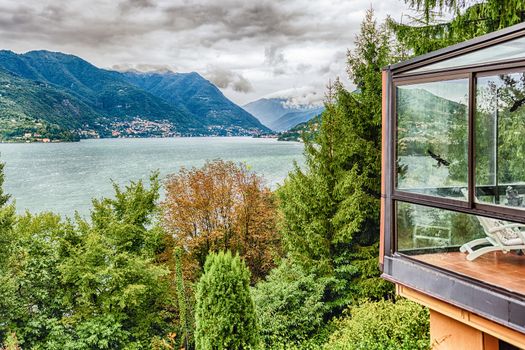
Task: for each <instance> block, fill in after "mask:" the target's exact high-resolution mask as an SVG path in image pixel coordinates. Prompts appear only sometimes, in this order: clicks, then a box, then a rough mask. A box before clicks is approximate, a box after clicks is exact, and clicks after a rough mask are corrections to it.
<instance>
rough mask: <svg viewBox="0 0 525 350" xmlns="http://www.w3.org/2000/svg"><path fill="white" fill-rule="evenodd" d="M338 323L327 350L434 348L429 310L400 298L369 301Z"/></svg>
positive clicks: (326, 346)
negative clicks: (430, 333)
mask: <svg viewBox="0 0 525 350" xmlns="http://www.w3.org/2000/svg"><path fill="white" fill-rule="evenodd" d="M349 312H350V315H349V316H347V317H345V318H342V319H340V320H338V321H336V322H335V326H336V328H337V330H336V331H335V332H334V333H333V334H332V335H331V336H330V340H329V341H328V343H327V344H325V349H326V350H374V349H377V350H401V349H406V350H416V349H421V350H423V349H425V350H426V349H430V335H429V315H428V310H427V309H426V308H424V307H422V306H420V305H418V304H416V303H413V302H411V301H408V300H404V299H399V300H397V301H396V302H391V301H387V300H382V301H378V302H365V303H363V304H361V305H359V306H356V307H353V308H351V309H350V310H349Z"/></svg>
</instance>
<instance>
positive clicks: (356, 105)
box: [278, 10, 391, 305]
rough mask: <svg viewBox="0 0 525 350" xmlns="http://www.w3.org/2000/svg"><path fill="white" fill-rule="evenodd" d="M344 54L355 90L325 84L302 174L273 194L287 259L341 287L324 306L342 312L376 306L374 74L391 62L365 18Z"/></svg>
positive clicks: (377, 92)
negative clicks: (354, 304)
mask: <svg viewBox="0 0 525 350" xmlns="http://www.w3.org/2000/svg"><path fill="white" fill-rule="evenodd" d="M355 44H356V45H355V49H354V51H352V52H349V53H348V72H349V74H350V77H351V79H352V80H353V82H354V84H355V85H356V87H357V89H356V91H354V92H349V91H347V90H346V89H345V88H344V87H343V86H342V84H341V83H340V82H339V81H336V82H335V83H333V84H331V85H330V86H329V89H328V93H327V99H326V110H325V112H324V113H323V115H322V121H321V124H320V126H319V131H318V133H317V134H316V135H315V136H313V137H305V138H304V139H305V155H306V165H307V166H306V170H305V171H303V170H301V169H299V168H296V169H295V171H294V172H292V173H291V174H290V176H289V178H288V179H287V180H286V182H285V185H284V186H283V187H282V188H281V189H280V190H279V192H278V193H279V197H280V199H281V200H280V205H281V209H282V212H283V222H282V232H283V239H284V242H285V244H286V247H287V250H288V252H289V254H290V255H291V257H292V259H293V260H295V261H297V262H298V263H300V264H301V265H303V267H305V268H307V269H310V270H312V269H313V270H317V271H318V273H320V274H323V275H335V276H337V277H338V278H339V280H340V281H341V283H340V285H338V286H334V291H333V293H332V295H331V298H332V299H334V302H336V304H341V305H342V304H345V303H347V302H349V300H350V299H353V298H360V297H371V298H380V297H382V296H383V295H384V294H385V293H386V292H388V290H389V288H388V287H387V286H386V284H385V283H384V282H383V281H381V280H380V279H379V270H378V268H377V253H378V247H377V242H378V240H379V198H380V190H381V189H380V187H381V69H382V67H383V66H385V65H387V64H388V63H389V61H390V59H391V50H390V45H389V44H390V43H389V33H388V32H387V29H386V28H385V27H384V26H378V25H377V24H376V21H375V20H374V17H373V11H372V10H370V11H368V12H367V15H366V18H365V20H364V22H363V24H362V25H361V32H360V34H359V35H358V36H357V38H356V43H355Z"/></svg>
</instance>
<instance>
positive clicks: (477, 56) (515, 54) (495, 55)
mask: <svg viewBox="0 0 525 350" xmlns="http://www.w3.org/2000/svg"><path fill="white" fill-rule="evenodd" d="M518 58H525V37H520V38H517V39H513V40H510V41H506V42H504V43H501V44H497V45H494V46H490V47H486V48H484V49H480V50H477V51H474V52H471V53H467V54H464V55H462V56H458V57H454V58H450V59H448V60H444V61H440V62H437V63H433V64H429V65H428V66H424V67H421V68H417V69H414V70H411V71H409V72H410V73H418V72H428V71H433V70H438V69H446V68H457V67H462V66H472V65H476V64H481V63H492V62H498V61H503V60H512V59H518Z"/></svg>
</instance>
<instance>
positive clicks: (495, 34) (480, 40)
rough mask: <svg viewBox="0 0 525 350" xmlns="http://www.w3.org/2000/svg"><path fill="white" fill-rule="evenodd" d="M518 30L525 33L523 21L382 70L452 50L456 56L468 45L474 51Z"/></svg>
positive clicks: (407, 64)
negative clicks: (479, 46)
mask: <svg viewBox="0 0 525 350" xmlns="http://www.w3.org/2000/svg"><path fill="white" fill-rule="evenodd" d="M519 31H524V35H525V22H522V23H518V24H515V25H513V26H511V27H507V28H504V29H500V30H497V31H495V32H491V33H488V34H485V35H482V36H479V37H476V38H472V39H470V40H466V41H463V42H461V43H457V44H454V45H451V46H447V47H444V48H441V49H439V50H435V51H432V52H429V53H426V54H423V55H419V56H416V57H413V58H411V59H408V60H406V61H401V62H398V63H394V64H390V65H388V66H385V67H383V70H391V71H395V70H398V69H400V68H406V67H409V66H411V65H414V64H417V63H421V62H423V61H426V60H430V59H433V58H436V57H439V56H442V55H446V54H449V53H451V52H454V51H458V56H459V55H463V54H465V53H467V52H468V50H467V51H466V52H465V49H468V48H469V47H472V48H473V50H472V51H474V50H475V47H476V46H478V45H480V44H483V43H486V42H489V41H492V40H496V39H500V38H502V37H505V36H510V35H512V34H514V33H516V32H519ZM460 50H461V52H459V51H460ZM455 56H456V55H454V56H451V57H447V58H452V57H455ZM432 63H433V62H432Z"/></svg>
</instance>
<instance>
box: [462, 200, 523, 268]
mask: <svg viewBox="0 0 525 350" xmlns="http://www.w3.org/2000/svg"><path fill="white" fill-rule="evenodd" d="M462 193H463V194H464V195H465V196H466V195H467V193H466V190H462ZM476 218H477V219H478V221H479V223H480V224H481V227H483V230H484V231H485V235H486V237H485V238H479V239H475V240H473V241H470V242H468V243H465V244H463V245H462V246H461V247H460V248H459V251H460V252H462V253H468V255H467V260H469V261H472V260H474V259H476V258H479V257H480V256H482V255H483V254H487V253H490V252H497V251H501V252H503V253H505V254H507V253H508V252H510V251H513V250H518V251H519V250H521V251H522V252H523V253H525V231H522V229H525V225H523V224H510V223H508V222H507V221H504V220H498V219H491V218H486V217H483V216H477V215H476ZM479 246H483V247H481V248H480V247H479ZM476 247H478V248H477V249H474V248H476Z"/></svg>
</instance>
